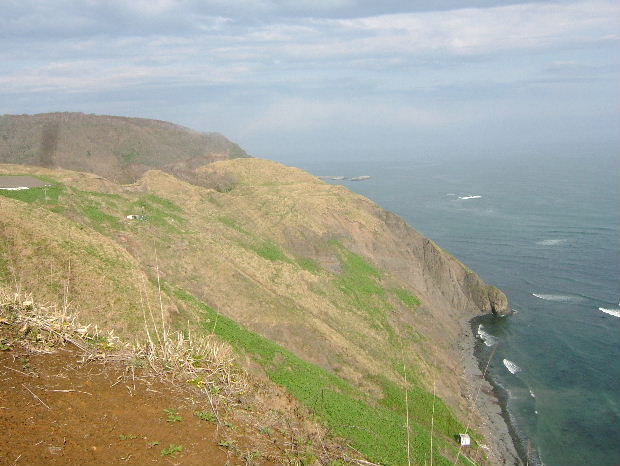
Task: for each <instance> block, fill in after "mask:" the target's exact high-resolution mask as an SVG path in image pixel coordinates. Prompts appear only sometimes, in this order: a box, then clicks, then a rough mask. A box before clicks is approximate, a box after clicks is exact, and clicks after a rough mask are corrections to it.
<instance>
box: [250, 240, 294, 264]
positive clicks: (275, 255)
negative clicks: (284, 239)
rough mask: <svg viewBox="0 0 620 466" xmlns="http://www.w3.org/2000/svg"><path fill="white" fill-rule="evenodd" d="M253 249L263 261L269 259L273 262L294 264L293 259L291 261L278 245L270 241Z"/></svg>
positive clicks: (252, 247)
mask: <svg viewBox="0 0 620 466" xmlns="http://www.w3.org/2000/svg"><path fill="white" fill-rule="evenodd" d="M251 249H252V250H253V251H254V252H255V253H256V254H258V255H259V256H261V257H262V258H263V259H267V260H269V261H272V262H276V261H282V262H288V263H291V262H292V261H291V259H289V258H288V256H287V255H286V254H284V253H283V252H282V250H281V249H280V248H279V247H278V245H276V244H275V243H272V242H270V241H265V242H264V243H261V244H260V245H258V246H251Z"/></svg>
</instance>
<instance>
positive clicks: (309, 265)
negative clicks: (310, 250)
mask: <svg viewBox="0 0 620 466" xmlns="http://www.w3.org/2000/svg"><path fill="white" fill-rule="evenodd" d="M295 262H297V265H299V267H301V268H302V269H304V270H307V271H308V272H310V273H313V274H314V275H318V274H319V273H320V272H321V266H320V265H319V264H317V263H316V262H315V261H313V260H312V259H310V258H308V257H298V258H297V259H295Z"/></svg>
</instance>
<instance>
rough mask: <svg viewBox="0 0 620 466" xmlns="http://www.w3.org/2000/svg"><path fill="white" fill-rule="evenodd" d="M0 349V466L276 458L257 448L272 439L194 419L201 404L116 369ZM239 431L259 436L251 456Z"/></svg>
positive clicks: (63, 352)
mask: <svg viewBox="0 0 620 466" xmlns="http://www.w3.org/2000/svg"><path fill="white" fill-rule="evenodd" d="M0 327H3V328H0V337H3V336H6V327H7V326H4V325H0ZM7 341H9V339H7V338H3V339H0V344H1V343H3V342H4V343H6V342H7ZM0 348H4V349H3V350H2V351H0V387H1V388H0V464H3V465H16V466H18V465H27V464H37V465H44V464H45V465H78V464H79V465H112V464H115V465H125V464H126V465H159V464H162V465H170V464H174V465H180V464H183V465H224V464H255V463H260V464H274V462H275V461H277V458H278V451H277V447H275V446H274V447H273V448H271V450H272V451H269V447H268V446H267V447H266V446H265V445H269V444H270V443H271V444H276V443H278V442H279V441H280V440H281V439H276V438H273V439H271V438H269V436H270V435H271V434H273V435H274V437H275V434H274V433H272V432H269V430H265V431H264V432H257V429H255V428H253V427H252V426H243V425H233V424H232V423H225V422H223V421H222V424H221V425H220V424H218V423H217V422H209V421H205V420H201V419H199V418H198V417H197V416H195V415H194V411H196V410H198V411H203V410H205V411H208V412H211V410H209V409H208V406H209V404H208V400H206V399H203V400H202V401H201V400H200V399H198V400H197V399H196V398H195V397H193V396H191V397H188V394H190V392H188V390H187V389H176V388H175V387H173V386H171V385H170V384H168V383H164V382H161V381H159V380H156V379H154V378H153V377H148V376H146V375H140V374H138V373H136V376H134V377H132V371H131V370H128V369H127V366H126V364H125V363H109V362H106V363H103V362H101V361H89V362H81V360H82V359H83V355H82V354H81V353H80V352H78V351H76V350H73V349H72V348H71V347H70V346H65V347H61V348H56V349H55V352H54V353H51V354H44V353H33V352H32V351H30V350H27V349H26V348H24V347H22V346H21V345H20V344H19V342H17V343H15V344H12V345H11V346H10V348H6V347H4V346H3V345H0ZM165 410H168V411H165ZM174 419H176V420H174ZM226 424H227V425H226ZM252 429H254V432H251V430H252ZM248 434H252V435H253V436H254V437H257V436H260V437H264V445H262V446H261V448H260V450H261V455H258V454H257V453H256V452H255V450H252V448H256V445H251V442H249V443H248V442H245V440H244V438H245V437H247V435H248ZM218 444H219V445H218ZM175 446H177V447H179V448H175ZM179 449H180V451H177V452H175V451H174V450H179ZM270 455H272V456H270Z"/></svg>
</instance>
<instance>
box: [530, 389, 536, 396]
mask: <svg viewBox="0 0 620 466" xmlns="http://www.w3.org/2000/svg"><path fill="white" fill-rule="evenodd" d="M530 396H531V397H532V398H536V395H534V392H533V391H532V390H530Z"/></svg>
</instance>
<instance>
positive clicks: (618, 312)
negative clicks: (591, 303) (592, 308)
mask: <svg viewBox="0 0 620 466" xmlns="http://www.w3.org/2000/svg"><path fill="white" fill-rule="evenodd" d="M598 310H599V311H602V312H604V313H605V314H609V315H610V316H614V317H620V309H605V308H604V307H599V308H598Z"/></svg>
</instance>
